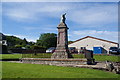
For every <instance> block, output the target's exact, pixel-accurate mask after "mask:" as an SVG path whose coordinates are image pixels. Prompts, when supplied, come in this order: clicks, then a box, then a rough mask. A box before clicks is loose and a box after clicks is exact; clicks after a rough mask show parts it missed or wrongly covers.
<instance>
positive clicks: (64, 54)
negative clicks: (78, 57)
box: [51, 21, 72, 59]
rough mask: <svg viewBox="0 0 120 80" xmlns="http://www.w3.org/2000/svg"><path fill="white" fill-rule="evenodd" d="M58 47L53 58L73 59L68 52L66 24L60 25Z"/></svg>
mask: <svg viewBox="0 0 120 80" xmlns="http://www.w3.org/2000/svg"><path fill="white" fill-rule="evenodd" d="M57 28H58V38H57V47H56V50H55V52H54V53H53V55H52V56H51V58H54V59H55V58H65V59H67V58H72V55H71V54H70V53H69V50H68V33H67V30H68V27H67V25H66V24H65V21H64V22H61V23H60V24H59V25H58V27H57Z"/></svg>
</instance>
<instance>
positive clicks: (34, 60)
mask: <svg viewBox="0 0 120 80" xmlns="http://www.w3.org/2000/svg"><path fill="white" fill-rule="evenodd" d="M21 60H22V62H23V63H32V64H48V65H56V64H75V65H78V64H84V63H85V62H86V61H87V60H86V59H50V58H49V59H48V58H46V59H45V58H44V59H43V58H22V59H21Z"/></svg>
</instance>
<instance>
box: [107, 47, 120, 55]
mask: <svg viewBox="0 0 120 80" xmlns="http://www.w3.org/2000/svg"><path fill="white" fill-rule="evenodd" d="M109 53H110V54H119V48H118V47H110V49H109Z"/></svg>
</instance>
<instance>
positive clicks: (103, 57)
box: [94, 55, 120, 62]
mask: <svg viewBox="0 0 120 80" xmlns="http://www.w3.org/2000/svg"><path fill="white" fill-rule="evenodd" d="M94 58H95V60H96V61H106V60H108V61H113V62H119V61H120V56H108V55H94Z"/></svg>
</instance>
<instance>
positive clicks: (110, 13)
mask: <svg viewBox="0 0 120 80" xmlns="http://www.w3.org/2000/svg"><path fill="white" fill-rule="evenodd" d="M91 4H92V3H91ZM85 6H87V7H86V8H85V9H84V7H85ZM91 6H93V7H91ZM91 6H90V5H89V3H88V4H85V5H84V7H83V9H79V10H76V11H73V12H72V13H70V14H72V15H71V16H70V17H69V20H71V21H73V22H76V23H78V24H80V25H84V27H86V26H87V27H88V26H89V27H96V26H97V25H101V26H103V25H107V24H111V23H112V24H117V22H118V21H117V20H118V19H117V18H118V12H117V9H118V8H117V4H109V5H107V4H98V3H97V4H93V5H91Z"/></svg>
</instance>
